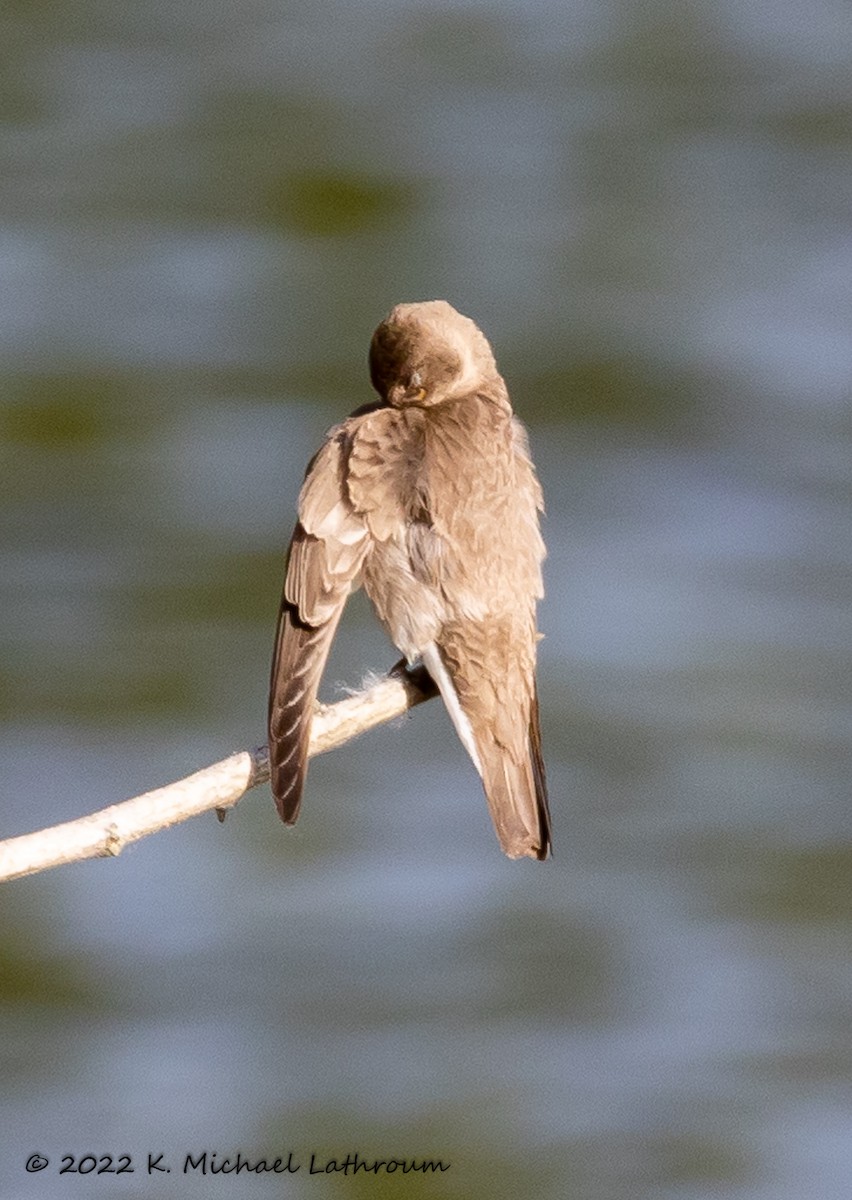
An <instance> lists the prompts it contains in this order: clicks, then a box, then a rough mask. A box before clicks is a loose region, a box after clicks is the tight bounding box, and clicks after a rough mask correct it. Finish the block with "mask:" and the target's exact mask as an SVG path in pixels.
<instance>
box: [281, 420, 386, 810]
mask: <svg viewBox="0 0 852 1200" xmlns="http://www.w3.org/2000/svg"><path fill="white" fill-rule="evenodd" d="M347 450H348V439H347V435H346V428H345V424H344V425H343V426H338V427H337V428H336V429H333V430H332V431H331V433H330V434H329V437H328V440H327V441H326V442H325V444H324V445H323V447H322V448H321V450H320V451H319V453H318V454H317V455H315V457H314V458H313V460H312V461H311V463H310V465H309V467H308V471H307V474H306V476H305V482H304V484H303V485H302V490H301V493H300V495H299V523H298V524H297V526H296V529H295V531H294V533H293V538H292V541H291V543H290V552H289V558H288V563H287V574H286V578H285V580H284V594H283V597H282V600H281V608H280V612H279V617H278V630H277V633H276V638H275V654H274V657H273V661H272V677H271V681H270V688H269V768H270V776H271V782H272V792H273V795H274V796H275V803H276V806H277V808H278V812H279V814H280V815H281V819H282V820H283V821H284V822H285V823H286V824H288V825H292V824H293V823H294V822H295V820H296V818H297V817H298V815H299V808H300V805H301V799H302V789H303V787H304V783H305V775H306V773H307V761H308V747H309V744H310V735H311V722H312V719H313V714H314V707H315V703H316V695H317V689H318V687H319V682H320V678H321V677H322V672H323V668H324V667H325V663H326V660H327V658H328V652H329V650H330V648H331V642H332V639H333V637H334V632H335V630H336V628H337V624H338V621H339V620H340V617H341V614H342V612H343V608H344V605H345V603H346V598H347V596H348V595H349V593H350V591H351V590H352V588H353V587H354V586H356V585H357V579H358V575H359V572H360V570H361V564H362V563H363V560H364V556H365V555H366V553H367V550H368V549H369V544H370V537H369V530H368V528H367V525H366V523H365V521H364V519H363V517H361V516H359V515H358V514H357V513H356V512H355V510H354V508H353V506H352V504H351V502H350V500H349V496H348V491H347V488H346V478H345V474H346V455H347Z"/></svg>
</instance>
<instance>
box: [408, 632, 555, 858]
mask: <svg viewBox="0 0 852 1200" xmlns="http://www.w3.org/2000/svg"><path fill="white" fill-rule="evenodd" d="M522 632H523V631H521V632H520V633H519V629H518V623H517V620H516V619H514V618H513V617H510V616H507V617H506V618H505V620H503V621H500V620H499V619H497V618H492V619H491V620H490V621H489V622H488V624H487V626H484V625H483V624H482V623H481V622H479V621H470V620H462V621H458V622H450V623H448V624H447V625H446V626H445V627H444V629H443V631H442V634H441V644H440V646H438V645H435V646H433V647H430V648H429V649H428V650H427V652H426V653H424V655H423V660H424V662H425V664H426V667H427V669H428V670H429V673H430V674H431V675H432V677H433V679H434V680H435V682H436V683H437V684H438V687H439V688H440V690H441V693H442V696H443V699H444V703H445V704H446V706H447V709H448V711H449V713H450V716H451V718H452V720H453V723H454V725H455V726H456V729H457V731H458V733H459V736H460V738H461V740H462V742H463V743H464V745H465V748H466V749H467V751H468V753H469V754H470V757H471V759H472V760H473V763H474V765H475V767H476V769H477V771H478V772H479V775H480V777H481V779H482V786H483V788H484V790H485V796H486V799H487V801H488V808H489V811H490V813H491V819H492V821H493V823H494V828H495V830H496V833H497V836H498V838H499V839H500V844H501V846H502V847H503V851H504V852H505V853H506V854H507V855H508V856H509V857H510V858H522V857H524V856H528V857H530V858H538V859H544V858H547V857H548V855H549V853H550V810H549V807H548V800H547V783H546V779H545V773H544V762H543V760H542V754H541V733H540V729H539V716H538V698H537V695H536V686H535V662H534V648H533V647H534V642H533V641H532V639H531V638H530V636H529V632H526V634H525V636H522V635H521V633H522ZM436 660H437V661H436ZM471 743H472V745H471Z"/></svg>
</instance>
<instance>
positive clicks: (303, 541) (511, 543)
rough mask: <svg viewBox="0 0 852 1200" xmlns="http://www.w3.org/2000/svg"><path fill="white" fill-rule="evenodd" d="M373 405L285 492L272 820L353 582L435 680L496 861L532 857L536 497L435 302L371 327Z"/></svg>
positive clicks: (501, 408)
mask: <svg viewBox="0 0 852 1200" xmlns="http://www.w3.org/2000/svg"><path fill="white" fill-rule="evenodd" d="M369 363H370V378H371V380H372V384H373V387H374V388H375V390H376V392H377V393H378V397H379V399H378V401H376V402H374V403H372V404H369V405H366V406H364V407H362V408H360V409H358V410H356V412H354V413H353V414H352V415H351V416H350V417H348V418H347V419H346V420H344V421H342V422H341V423H340V424H338V425H336V426H334V428H332V429H331V430H329V432H328V434H327V435H326V439H325V442H324V443H323V445H322V447H321V448H320V450H319V451H318V452H317V454H316V455H315V456H314V458H313V459H312V460H311V462H310V463H309V465H308V469H307V471H306V474H305V480H304V483H303V486H302V489H301V492H300V494H299V519H298V523H297V524H296V528H295V531H294V533H293V537H292V541H291V543H290V550H289V557H288V561H287V569H286V578H285V581H284V593H283V597H282V600H281V608H280V613H279V619H278V628H277V634H276V640H275V653H274V658H273V664H272V677H271V685H270V696H269V762H270V774H271V783H272V791H273V794H274V796H275V803H276V806H277V808H278V812H279V814H280V816H281V819H282V820H283V821H284V822H285V824H288V825H292V824H293V823H294V822H295V821H296V818H297V817H298V815H299V808H300V806H301V799H302V790H303V787H304V782H305V775H306V771H307V755H308V743H309V739H310V729H311V720H312V716H313V712H314V708H315V701H316V694H317V688H318V686H319V682H320V677H321V675H322V672H323V668H324V666H325V662H326V659H327V657H328V653H329V649H330V647H331V643H332V639H333V637H334V634H335V631H336V629H337V625H338V622H339V621H340V617H341V614H342V612H343V608H344V606H345V604H346V599H347V597H348V596H349V594H350V592H352V591H354V590H356V589H357V588H358V587H360V586H362V585H363V587H364V589H365V590H366V592H367V595H368V596H369V598H370V600H371V602H372V605H373V608H374V609H375V611H376V614H377V615H378V617H379V620H380V621H381V622H382V624H383V625H384V627H385V629H386V630H387V632H388V634H389V635H390V638H391V640H392V641H393V643H394V644H395V645H396V646H397V647H398V648H399V649H400V650H401V651H402V653H403V655H404V656H405V658H406V660H407V661H408V663H409V664H410V665H413V664H414V663H415V662H417V661H420V662H422V663H423V665H424V666H425V667H426V669H427V670H428V672H429V674H430V675H431V677H432V679H433V680H434V682H435V684H436V685H437V687H438V690H439V691H440V694H441V697H442V699H443V701H444V704H445V706H446V708H447V711H448V713H449V716H450V718H451V720H452V722H453V725H454V726H455V729H456V732H457V733H458V736H459V738H460V739H461V742H462V744H463V745H464V747H465V749H466V750H467V753H468V754H469V756H470V758H471V760H472V762H473V764H474V766H475V767H476V770H477V771H478V773H479V775H480V778H481V780H482V784H483V788H484V791H485V796H486V799H487V802H488V807H489V810H490V813H491V819H492V821H493V823H494V828H495V830H496V833H497V837H498V839H499V841H500V845H501V846H502V848H503V851H504V852H505V853H506V854H507V855H508V856H509V857H510V858H522V857H525V856H526V857H530V858H535V859H545V858H547V857H548V854H549V853H550V844H551V843H550V813H549V808H548V799H547V784H546V780H545V770H544V762H543V759H542V751H541V735H540V730H539V711H538V698H537V694H536V679H535V667H536V648H537V643H538V640H539V637H540V635H539V634H538V632H537V629H536V603H537V601H538V600H539V599H541V597H542V596H543V594H544V590H543V585H542V574H541V564H542V561H543V559H544V556H545V547H544V542H543V540H542V536H541V532H540V528H539V514H540V513H541V512H543V507H544V506H543V501H542V492H541V487H540V485H539V482H538V479H537V477H536V474H535V469H534V467H533V464H532V460H531V458H530V451H529V444H528V441H527V435H526V432H525V430H524V427H523V426H522V425H521V423H520V421H519V420H518V419H517V418H516V417H515V416H514V415H513V412H512V406H511V403H510V401H509V394H508V391H507V389H506V384H505V383H504V381H503V379H502V377H501V376H500V374H499V372H498V370H497V365H496V363H495V360H494V354H493V352H492V350H491V346H490V345H489V343H488V341H487V339H486V338H485V335H484V334H483V333H482V332H481V331H480V329H479V328H478V327H477V326H476V325H475V324H474V322H473V321H472V320H470V318H468V317H465V316H462V315H461V313H459V312H457V311H456V310H455V309H454V308H453V307H452V306H451V305H450V304H448V303H447V302H446V301H444V300H430V301H425V302H420V303H415V304H399V305H397V306H396V307H395V308H394V309H392V311H391V312H390V313H389V314H388V316H387V317H386V318H385V320H384V321H382V323H381V324H380V325H379V327H378V328H377V329H376V331H375V333H374V334H373V338H372V342H371V344H370V356H369Z"/></svg>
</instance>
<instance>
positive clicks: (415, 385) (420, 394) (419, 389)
mask: <svg viewBox="0 0 852 1200" xmlns="http://www.w3.org/2000/svg"><path fill="white" fill-rule="evenodd" d="M408 394H409V396H410V397H411V399H412V400H413V401H414V402H415V403H417V402H418V401H420V400H425V399H426V389H425V387H423V383H422V380H421V376H420V372H419V371H413V372H412V374H411V378H410V379H409V381H408Z"/></svg>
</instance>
